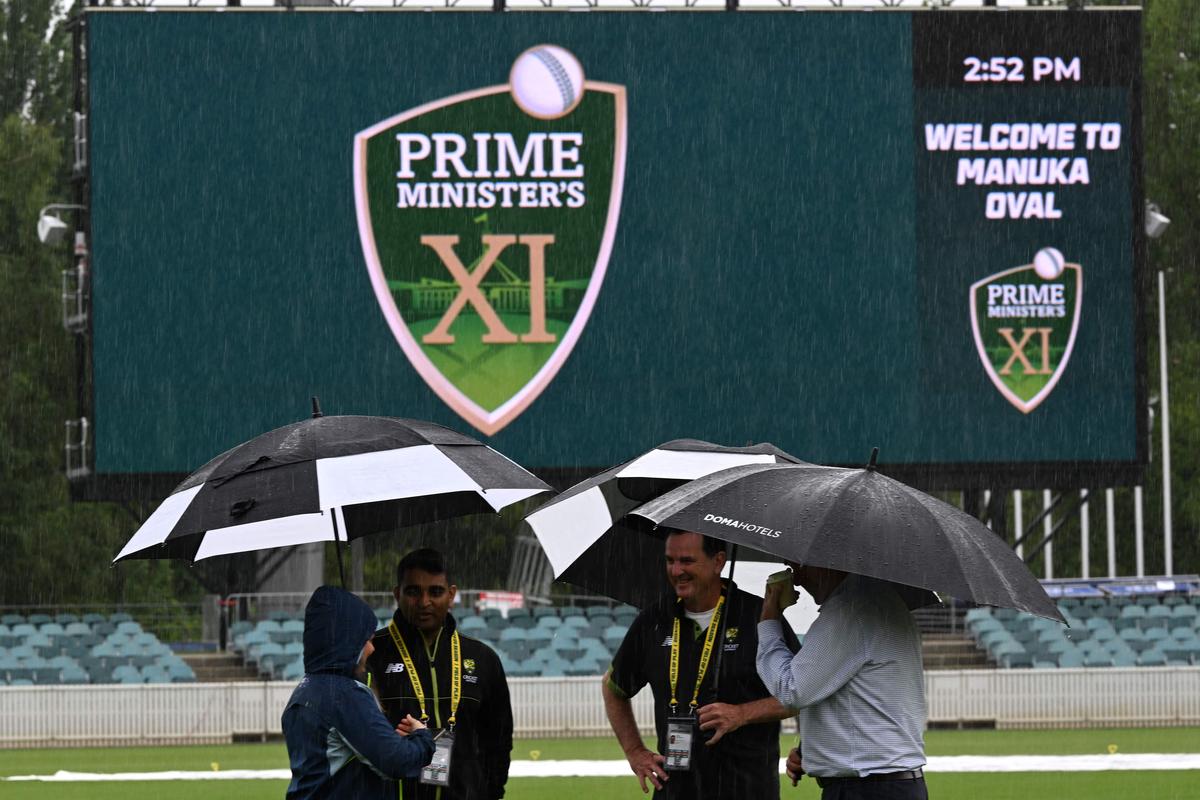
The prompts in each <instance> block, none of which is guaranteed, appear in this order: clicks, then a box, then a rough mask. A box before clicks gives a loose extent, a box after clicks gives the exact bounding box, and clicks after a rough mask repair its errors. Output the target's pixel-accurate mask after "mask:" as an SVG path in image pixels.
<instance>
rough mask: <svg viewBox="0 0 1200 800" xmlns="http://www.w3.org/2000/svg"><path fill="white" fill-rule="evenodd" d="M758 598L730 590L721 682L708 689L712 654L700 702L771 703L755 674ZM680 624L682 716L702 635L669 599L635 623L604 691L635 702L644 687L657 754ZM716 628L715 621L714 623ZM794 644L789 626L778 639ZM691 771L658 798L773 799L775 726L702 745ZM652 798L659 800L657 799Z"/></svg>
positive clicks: (674, 777) (750, 728)
mask: <svg viewBox="0 0 1200 800" xmlns="http://www.w3.org/2000/svg"><path fill="white" fill-rule="evenodd" d="M761 609H762V600H761V599H760V598H758V597H755V596H754V595H751V594H748V593H746V592H743V591H741V590H740V589H738V588H737V587H736V586H735V587H734V588H733V591H732V593H731V600H730V601H729V602H728V603H727V604H726V606H725V607H724V610H723V611H722V612H721V613H722V615H727V619H726V623H725V624H726V628H725V637H724V641H723V643H722V648H721V667H720V676H721V678H720V683H719V686H718V687H717V688H716V690H715V691H714V685H715V681H714V678H715V676H716V663H717V654H716V653H715V652H714V653H713V655H712V658H713V660H712V662H711V663H710V664H709V668H708V672H707V673H706V674H705V676H704V681H703V682H702V683H701V684H700V697H699V700H698V702H699V704H700V705H701V706H704V705H707V704H709V703H714V702H718V701H719V702H722V703H734V704H741V703H749V702H752V701H754V700H761V699H763V698H766V697H770V694H769V693H768V692H767V688H766V687H765V686H764V685H763V683H762V681H761V680H760V679H759V677H758V673H757V671H756V670H755V664H754V659H755V656H756V655H757V652H758V645H757V641H756V633H757V631H756V629H755V625H756V624H757V621H758V617H759V614H760V612H761ZM676 619H678V620H679V622H680V629H679V630H680V634H679V635H680V639H681V641H680V647H679V682H678V685H677V687H676V694H675V696H676V699H677V700H678V701H679V707H678V713H680V714H687V713H688V704H689V702H690V701H691V699H692V691H693V689H694V688H695V686H696V674H697V670H698V667H699V661H700V652H701V650H702V649H703V646H704V631H702V630H701V629H700V627H699V626H698V625H697V624H696V623H695V622H693V621H692V620H690V619H689V618H688V617H687V616H686V614H685V612H684V609H683V604H682V603H679V602H678V601H677V599H676V597H675V596H674V595H673V594H671V595H667V596H665V597H664V598H663V599H661V600H660V601H659V602H657V603H655V604H653V605H651V606H649V607H647V608H646V609H645V610H643V611H642V613H641V614H639V615H638V617H637V619H635V620H634V622H633V625H631V626H630V628H629V632H628V633H626V634H625V640H624V641H623V642H622V643H621V647H620V649H618V651H617V654H616V656H614V657H613V662H612V667H611V669H610V670H609V675H608V685H609V688H610V690H612V691H613V693H614V694H616V695H617V696H618V697H625V698H628V697H633V696H634V695H635V694H637V693H638V692H639V691H640V690H641V689H642V688H643V687H644V686H646V685H647V684H649V686H650V689H651V691H652V692H653V693H654V723H655V728H656V729H657V731H658V752H660V753H665V752H666V738H667V717H668V716H669V715H670V713H671V711H670V708H669V703H670V699H671V688H670V676H669V673H670V655H671V639H672V630H673V623H674V621H675V620H676ZM718 624H720V623H718ZM784 635H786V636H788V637H790V638H791V641H792V642H793V643H795V636H794V635H793V634H792V633H791V629H790V628H787V629H786V633H785V634H784ZM693 753H694V756H693V767H692V769H691V770H690V771H689V772H675V773H671V777H670V780H669V781H668V782H667V784H666V788H665V790H664V792H663V793H662V794H663V795H665V796H667V797H687V798H722V799H725V798H728V799H729V800H743V798H753V800H769V798H777V797H779V723H778V722H763V723H756V724H753V725H746V726H743V727H741V728H739V729H738V730H736V731H734V732H733V733H730V734H727V735H726V736H724V737H722V739H721V741H719V742H717V744H715V745H713V746H711V747H709V746H707V745H705V744H704V743H703V741H701V742H699V743H697V744H696V746H695V749H694V751H693ZM656 796H657V795H656Z"/></svg>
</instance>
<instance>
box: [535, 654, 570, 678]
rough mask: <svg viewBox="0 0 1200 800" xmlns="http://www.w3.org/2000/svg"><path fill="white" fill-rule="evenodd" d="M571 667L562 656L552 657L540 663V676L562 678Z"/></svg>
mask: <svg viewBox="0 0 1200 800" xmlns="http://www.w3.org/2000/svg"><path fill="white" fill-rule="evenodd" d="M570 668H571V663H570V662H569V661H567V660H565V659H563V658H552V659H549V660H547V661H546V662H545V663H544V664H542V676H543V677H546V678H562V677H564V676H565V675H566V674H567V670H569V669H570Z"/></svg>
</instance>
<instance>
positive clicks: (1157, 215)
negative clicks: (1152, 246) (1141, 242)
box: [1146, 202, 1171, 239]
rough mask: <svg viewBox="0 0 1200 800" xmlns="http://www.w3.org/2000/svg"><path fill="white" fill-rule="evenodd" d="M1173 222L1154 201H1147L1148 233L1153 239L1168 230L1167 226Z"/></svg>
mask: <svg viewBox="0 0 1200 800" xmlns="http://www.w3.org/2000/svg"><path fill="white" fill-rule="evenodd" d="M1170 224H1171V219H1170V217H1168V216H1167V215H1166V214H1163V213H1162V211H1160V210H1159V208H1158V206H1157V205H1155V204H1154V203H1151V202H1147V203H1146V235H1147V236H1149V237H1150V238H1151V239H1157V238H1158V237H1160V236H1162V235H1163V234H1164V233H1166V232H1167V228H1168V227H1169V226H1170Z"/></svg>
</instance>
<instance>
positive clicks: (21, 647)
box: [0, 614, 196, 686]
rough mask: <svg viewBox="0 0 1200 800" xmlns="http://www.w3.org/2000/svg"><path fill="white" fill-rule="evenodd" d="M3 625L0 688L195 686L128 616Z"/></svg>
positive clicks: (39, 618)
mask: <svg viewBox="0 0 1200 800" xmlns="http://www.w3.org/2000/svg"><path fill="white" fill-rule="evenodd" d="M0 619H2V620H3V621H2V622H0V685H5V684H7V685H13V686H21V685H59V684H81V683H183V682H191V681H195V680H196V676H195V674H194V673H193V671H192V669H191V668H190V667H189V666H188V665H187V664H186V663H184V661H183V659H181V658H180V657H179V656H177V655H175V653H173V652H172V651H171V648H170V647H168V646H167V645H165V644H163V643H162V642H161V641H159V639H158V637H157V636H155V635H154V634H153V633H149V632H147V631H143V630H142V627H141V625H139V624H138V623H137V622H135V621H134V620H133V619H132V618H130V617H129V615H128V614H114V615H112V616H110V617H105V616H103V615H100V614H88V615H84V616H83V617H82V618H79V617H76V616H75V615H72V614H59V615H57V616H56V617H54V618H51V617H50V616H49V615H46V614H41V615H39V614H32V615H29V616H28V617H25V616H23V615H20V614H6V615H4V616H3V617H0Z"/></svg>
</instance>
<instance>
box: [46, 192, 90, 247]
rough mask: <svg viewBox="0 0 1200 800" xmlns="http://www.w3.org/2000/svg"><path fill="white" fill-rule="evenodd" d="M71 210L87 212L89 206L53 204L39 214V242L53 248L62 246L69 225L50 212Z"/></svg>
mask: <svg viewBox="0 0 1200 800" xmlns="http://www.w3.org/2000/svg"><path fill="white" fill-rule="evenodd" d="M70 210H80V211H86V210H87V206H81V205H76V204H73V203H51V204H50V205H48V206H46V207H45V208H43V209H42V210H41V211H39V212H38V224H37V235H38V240H39V241H40V242H41V243H42V244H45V245H49V246H51V247H53V246H54V245H56V244H60V243H61V242H62V241H63V239H65V238H66V236H67V223H65V222H63V221H62V219H61V218H60V217H59V216H58V215H57V214H52V213H50V212H51V211H70Z"/></svg>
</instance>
